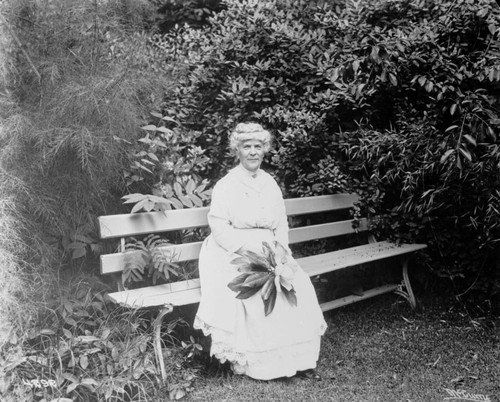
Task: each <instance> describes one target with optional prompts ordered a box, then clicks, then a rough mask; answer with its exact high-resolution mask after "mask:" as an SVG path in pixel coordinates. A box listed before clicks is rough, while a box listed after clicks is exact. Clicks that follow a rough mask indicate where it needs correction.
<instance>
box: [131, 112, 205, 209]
mask: <svg viewBox="0 0 500 402" xmlns="http://www.w3.org/2000/svg"><path fill="white" fill-rule="evenodd" d="M151 115H152V116H153V117H154V118H155V119H157V120H158V122H157V123H156V124H148V125H146V126H143V127H142V129H143V130H144V131H145V132H146V134H145V136H144V137H142V138H140V139H139V140H138V142H137V145H135V146H134V147H131V148H130V150H129V158H130V162H131V163H130V167H129V169H127V170H125V171H124V177H125V180H126V186H127V187H128V189H129V190H130V191H134V190H135V191H137V190H142V191H145V192H151V193H152V194H141V193H133V194H129V195H126V196H124V197H122V198H123V199H124V200H125V201H124V204H135V205H134V207H133V208H132V211H131V212H132V213H134V212H138V211H140V210H144V211H147V212H149V211H152V210H154V211H164V210H169V209H172V208H175V209H181V208H192V207H201V206H203V205H205V204H206V203H207V202H208V200H209V198H210V193H211V190H208V189H206V187H207V184H208V181H207V180H206V179H202V178H201V174H202V172H204V171H205V166H206V165H207V163H208V161H209V158H208V157H206V156H205V155H204V150H202V149H201V148H200V147H199V146H197V145H196V144H195V142H196V139H197V138H198V137H199V136H200V133H199V132H195V131H190V130H188V131H185V130H183V129H180V128H178V125H179V123H177V121H176V120H174V119H173V118H172V117H169V116H168V115H165V116H163V115H162V114H160V113H157V112H152V113H151ZM168 126H170V127H168Z"/></svg>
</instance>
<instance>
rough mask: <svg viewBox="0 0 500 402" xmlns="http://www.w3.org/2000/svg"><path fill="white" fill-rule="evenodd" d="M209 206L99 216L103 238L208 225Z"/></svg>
mask: <svg viewBox="0 0 500 402" xmlns="http://www.w3.org/2000/svg"><path fill="white" fill-rule="evenodd" d="M207 214H208V207H203V208H189V209H175V210H171V211H165V212H144V213H138V214H119V215H106V216H100V217H99V229H100V233H101V239H112V238H116V237H127V236H137V235H144V234H150V233H161V232H168V231H172V230H179V229H189V228H196V227H201V226H207V225H208V221H207Z"/></svg>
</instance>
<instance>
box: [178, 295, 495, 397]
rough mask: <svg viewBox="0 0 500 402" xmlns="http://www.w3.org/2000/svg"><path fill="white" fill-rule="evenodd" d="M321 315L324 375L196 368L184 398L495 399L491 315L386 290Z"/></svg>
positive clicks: (493, 334)
mask: <svg viewBox="0 0 500 402" xmlns="http://www.w3.org/2000/svg"><path fill="white" fill-rule="evenodd" d="M326 319H327V322H328V324H329V328H328V330H327V333H326V334H325V336H324V337H323V343H322V351H321V355H320V360H319V363H318V372H319V373H320V374H321V375H322V376H323V380H321V381H313V380H305V379H298V378H291V379H287V380H274V381H269V382H265V381H255V380H252V379H250V378H247V377H241V376H230V377H229V378H226V377H223V376H217V375H214V374H201V375H200V377H199V378H198V380H197V381H196V383H195V389H194V391H193V392H192V393H190V394H189V396H188V398H186V399H185V400H186V401H444V400H452V401H454V400H459V399H454V398H452V396H451V395H450V394H449V393H448V392H447V391H446V389H449V390H456V391H465V392H467V393H468V394H471V395H472V394H474V395H475V396H476V398H480V395H483V396H484V397H486V396H488V397H489V399H490V400H491V401H500V319H499V318H498V317H497V318H495V319H491V318H489V319H483V318H481V317H479V318H478V317H476V318H475V319H473V318H472V317H470V316H469V315H468V314H466V313H465V310H464V309H462V308H459V307H447V306H443V305H442V303H441V305H439V303H438V302H437V301H433V300H431V299H430V298H429V300H424V301H422V308H421V310H420V311H418V312H414V311H412V310H411V309H410V307H409V306H408V305H407V303H403V302H401V300H397V299H396V298H395V297H394V296H393V295H386V296H381V297H378V298H375V299H372V300H368V301H365V302H360V303H357V304H355V305H351V306H347V307H344V308H341V309H337V310H334V311H331V312H329V313H327V314H326ZM446 398H451V399H446ZM469 400H471V399H469ZM476 400H485V399H484V398H483V399H476Z"/></svg>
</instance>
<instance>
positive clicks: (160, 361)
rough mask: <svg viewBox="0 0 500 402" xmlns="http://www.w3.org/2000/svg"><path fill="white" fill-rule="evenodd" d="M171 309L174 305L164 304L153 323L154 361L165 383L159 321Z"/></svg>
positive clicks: (165, 373) (160, 321)
mask: <svg viewBox="0 0 500 402" xmlns="http://www.w3.org/2000/svg"><path fill="white" fill-rule="evenodd" d="M173 309H174V306H172V305H171V304H166V305H165V306H164V307H163V308H162V309H161V310H160V313H159V314H158V317H156V319H155V321H154V324H153V341H154V342H153V345H154V349H155V354H156V361H157V363H158V366H159V368H160V373H161V379H162V382H163V383H165V381H166V380H167V372H166V371H165V362H164V361H163V353H162V351H161V323H162V322H163V318H164V317H165V316H166V315H167V314H169V313H171V312H172V310H173Z"/></svg>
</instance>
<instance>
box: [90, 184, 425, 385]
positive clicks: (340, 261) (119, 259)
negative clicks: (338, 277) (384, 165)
mask: <svg viewBox="0 0 500 402" xmlns="http://www.w3.org/2000/svg"><path fill="white" fill-rule="evenodd" d="M357 201H358V197H357V195H355V194H336V195H323V196H314V197H305V198H292V199H287V200H285V204H286V211H287V215H288V216H289V218H290V217H295V218H292V219H295V220H297V218H296V217H299V218H298V219H299V220H300V216H305V215H310V214H330V215H331V214H332V211H337V212H333V214H335V213H338V212H339V211H344V212H345V211H348V210H349V209H351V208H353V206H354V204H355V203H356V202H357ZM207 212H208V207H205V208H193V209H179V210H170V211H166V212H147V213H146V212H145V213H136V214H121V215H108V216H101V217H99V227H100V235H101V238H102V239H121V240H120V246H119V252H117V253H113V254H106V255H102V256H101V273H102V274H104V275H108V274H117V273H121V272H122V271H123V270H124V267H125V266H126V265H127V259H133V258H137V256H135V257H134V254H135V253H138V252H134V251H132V252H130V251H128V252H126V251H125V239H126V238H127V237H130V236H141V235H148V234H152V233H164V232H169V231H178V230H184V229H193V228H200V227H206V226H207V225H208V223H207ZM312 216H314V215H312ZM315 216H316V217H318V216H319V217H320V220H321V215H315ZM325 216H326V215H325ZM347 216H349V215H347ZM306 221H307V220H306ZM367 231H368V221H367V219H366V218H362V219H360V220H359V221H358V222H357V225H356V228H354V225H353V219H352V218H350V219H345V220H341V221H333V222H327V223H319V224H313V225H306V226H302V227H293V228H291V229H290V232H289V237H290V244H291V245H293V244H297V243H302V242H306V241H310V240H316V239H326V238H332V237H337V236H343V235H351V236H358V237H361V236H360V234H361V233H363V232H364V233H365V234H366V233H367ZM365 238H366V236H365ZM201 244H202V242H201V241H200V242H193V243H185V244H177V245H170V246H166V247H163V248H162V251H165V253H167V254H169V255H176V256H177V261H179V262H182V261H192V260H197V259H198V255H199V251H200V248H201ZM425 247H426V245H425V244H402V245H397V244H394V243H391V242H387V241H379V242H377V241H372V242H368V243H367V244H362V245H358V246H355V247H348V248H343V249H340V250H337V251H332V252H325V253H322V254H317V255H310V256H305V257H302V258H297V261H298V263H299V265H300V266H301V267H302V268H303V269H304V271H306V272H307V273H308V274H309V276H311V277H316V276H318V275H322V274H325V273H328V272H333V271H337V270H343V269H346V268H349V267H353V266H358V265H360V264H366V263H371V262H374V261H379V260H386V259H388V258H391V257H398V258H399V259H400V261H401V267H402V275H401V278H400V279H399V282H398V283H390V284H383V285H380V286H376V287H374V288H372V289H364V290H363V291H362V293H361V294H352V295H347V296H344V297H340V298H338V299H335V300H330V301H327V302H323V303H322V304H321V308H322V310H323V311H328V310H331V309H335V308H337V307H340V306H345V305H347V304H350V303H355V302H357V301H361V300H365V299H368V298H371V297H374V296H377V295H381V294H384V293H388V292H396V293H397V294H399V295H401V296H403V297H405V298H406V299H407V300H408V301H409V303H410V304H411V306H412V307H413V308H414V307H415V306H416V300H415V297H414V294H413V291H412V288H411V285H410V280H409V277H408V257H409V256H410V254H411V253H413V252H415V251H417V250H422V249H424V248H425ZM128 261H130V260H128ZM371 265H373V264H371ZM109 297H110V298H111V299H112V300H113V301H114V302H116V303H118V304H120V305H123V306H127V307H130V308H145V307H154V306H158V307H159V308H160V312H159V315H158V317H157V318H156V320H155V322H154V328H153V332H154V347H155V353H156V357H157V360H158V366H159V370H160V372H161V375H162V379H163V380H166V373H165V367H164V363H163V357H162V350H161V337H160V335H161V334H160V329H161V323H162V320H163V317H164V316H165V315H166V314H168V313H170V312H171V311H172V310H173V307H175V306H183V305H187V304H192V303H197V302H199V300H200V281H199V279H191V280H185V281H180V282H175V283H169V284H162V285H155V286H148V287H143V288H139V289H131V290H126V289H123V288H121V289H120V290H119V291H117V292H114V293H110V294H109Z"/></svg>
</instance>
